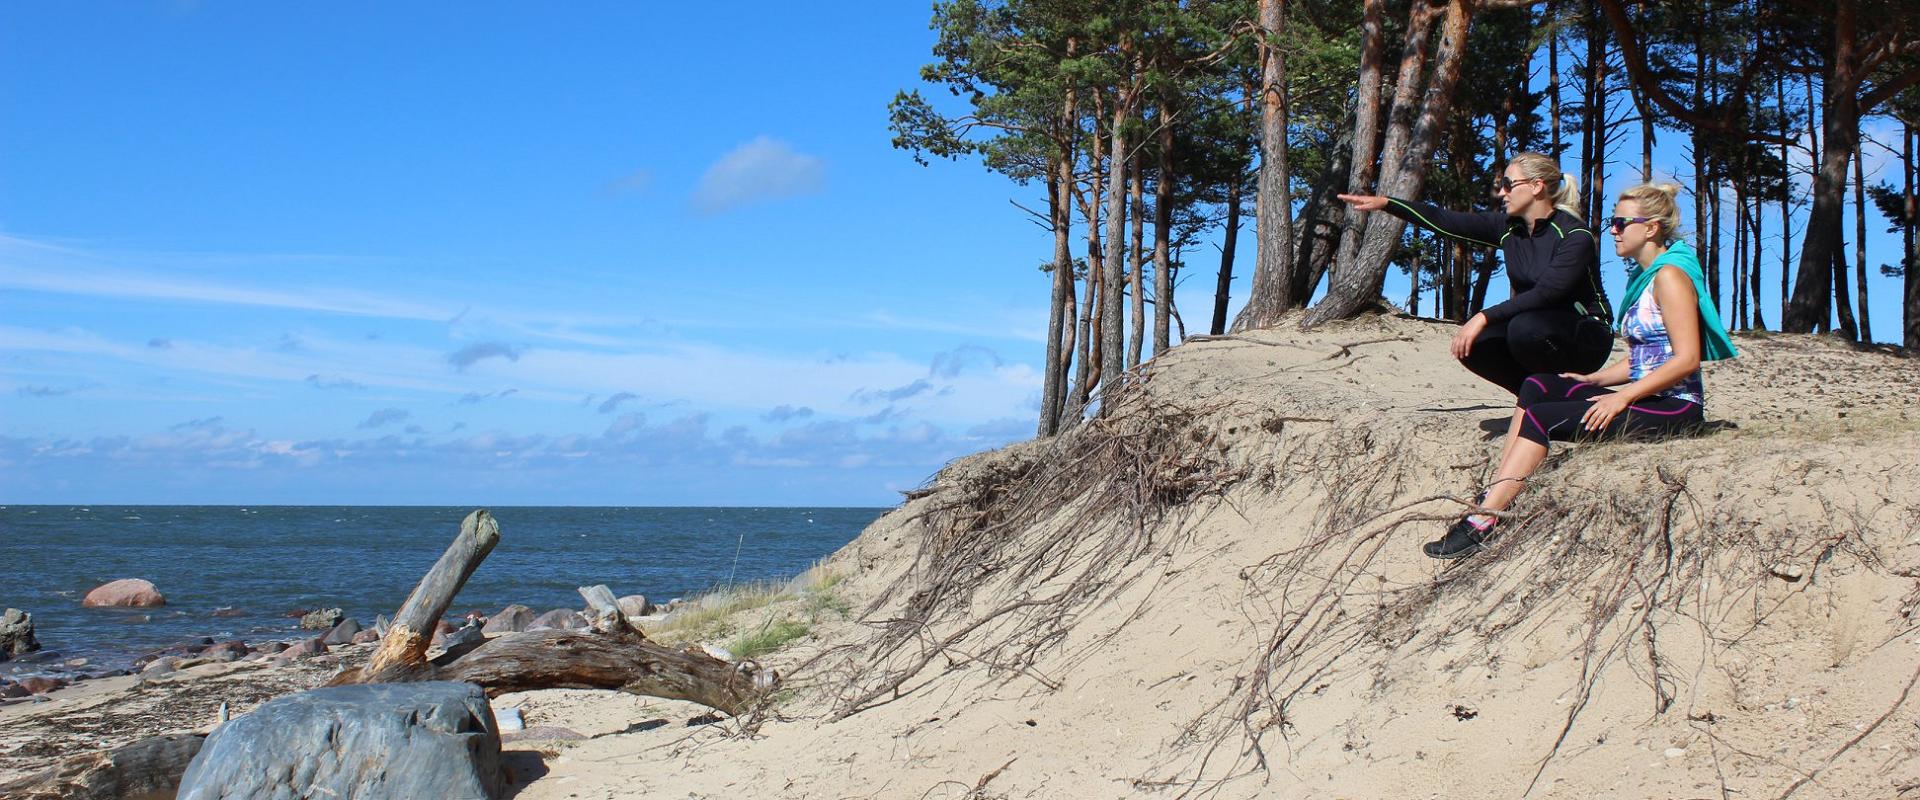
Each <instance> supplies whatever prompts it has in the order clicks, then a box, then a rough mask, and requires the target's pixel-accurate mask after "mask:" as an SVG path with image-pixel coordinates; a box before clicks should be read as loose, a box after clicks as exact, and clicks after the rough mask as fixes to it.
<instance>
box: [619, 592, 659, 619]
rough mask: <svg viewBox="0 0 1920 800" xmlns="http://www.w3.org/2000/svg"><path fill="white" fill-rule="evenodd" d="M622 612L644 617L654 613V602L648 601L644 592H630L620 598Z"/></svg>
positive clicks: (631, 615) (630, 615)
mask: <svg viewBox="0 0 1920 800" xmlns="http://www.w3.org/2000/svg"><path fill="white" fill-rule="evenodd" d="M618 602H619V603H620V613H622V614H625V615H627V616H629V617H644V616H646V615H648V614H652V613H653V604H652V603H649V602H647V596H646V595H643V594H630V595H627V596H626V597H622V598H620V600H619V601H618Z"/></svg>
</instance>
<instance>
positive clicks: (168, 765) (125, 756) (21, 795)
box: [0, 733, 207, 800]
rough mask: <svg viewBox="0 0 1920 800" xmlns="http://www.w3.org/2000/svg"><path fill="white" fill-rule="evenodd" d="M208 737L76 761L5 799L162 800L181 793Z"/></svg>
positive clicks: (28, 780) (145, 742)
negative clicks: (185, 776)
mask: <svg viewBox="0 0 1920 800" xmlns="http://www.w3.org/2000/svg"><path fill="white" fill-rule="evenodd" d="M206 738H207V737H206V735H205V734H199V733H175V734H169V735H166V736H155V737H153V738H151V739H141V740H140V741H137V742H134V743H133V744H129V745H126V746H124V747H119V748H115V749H113V750H100V751H96V752H92V753H82V754H80V755H77V756H70V757H68V758H67V759H66V760H64V761H61V762H60V763H58V764H55V765H53V766H51V767H48V768H47V769H44V770H41V771H40V772H38V773H35V774H33V775H29V776H27V777H25V778H21V779H20V780H17V781H14V782H12V783H7V784H0V797H6V798H11V799H12V800H161V799H162V798H172V797H173V795H174V792H176V791H178V790H179V788H180V776H181V775H183V774H185V773H186V771H187V764H188V763H189V762H192V761H193V756H194V754H195V753H198V752H200V745H201V744H202V743H204V742H205V741H206Z"/></svg>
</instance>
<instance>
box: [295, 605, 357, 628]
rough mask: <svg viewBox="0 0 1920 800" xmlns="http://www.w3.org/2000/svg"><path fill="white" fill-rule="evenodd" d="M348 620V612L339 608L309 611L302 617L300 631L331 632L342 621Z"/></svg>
mask: <svg viewBox="0 0 1920 800" xmlns="http://www.w3.org/2000/svg"><path fill="white" fill-rule="evenodd" d="M346 618H347V612H345V611H342V610H340V609H338V608H322V609H317V610H314V611H309V612H307V613H306V614H305V615H303V616H301V617H300V629H301V630H303V631H330V630H333V628H334V626H336V625H339V624H340V621H341V620H343V619H346Z"/></svg>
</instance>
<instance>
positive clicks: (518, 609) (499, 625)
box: [480, 603, 533, 634]
mask: <svg viewBox="0 0 1920 800" xmlns="http://www.w3.org/2000/svg"><path fill="white" fill-rule="evenodd" d="M532 624H533V609H531V608H528V607H526V606H523V605H520V604H519V603H514V604H512V605H509V606H507V607H506V608H503V609H500V613H498V614H495V615H493V616H491V617H488V618H487V624H486V625H483V626H481V628H480V630H481V632H483V633H488V634H495V633H519V632H521V631H524V630H526V629H527V626H529V625H532Z"/></svg>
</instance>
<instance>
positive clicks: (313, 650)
mask: <svg viewBox="0 0 1920 800" xmlns="http://www.w3.org/2000/svg"><path fill="white" fill-rule="evenodd" d="M324 652H327V645H326V644H325V643H324V642H321V641H320V639H319V638H317V637H316V638H313V639H301V640H300V641H297V642H294V643H293V644H292V645H289V646H288V647H287V649H285V650H282V651H280V657H281V658H283V659H286V660H288V661H292V660H294V659H296V658H306V657H308V656H317V655H320V654H321V653H324Z"/></svg>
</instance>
